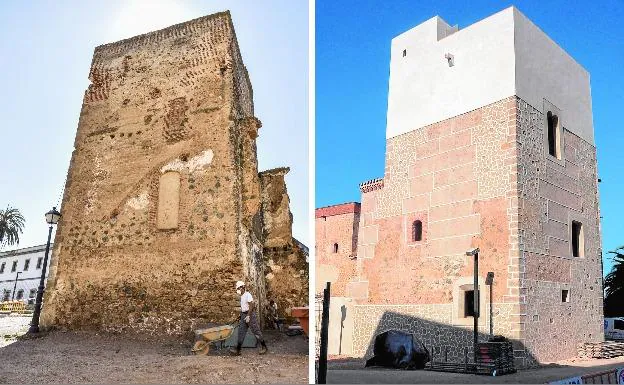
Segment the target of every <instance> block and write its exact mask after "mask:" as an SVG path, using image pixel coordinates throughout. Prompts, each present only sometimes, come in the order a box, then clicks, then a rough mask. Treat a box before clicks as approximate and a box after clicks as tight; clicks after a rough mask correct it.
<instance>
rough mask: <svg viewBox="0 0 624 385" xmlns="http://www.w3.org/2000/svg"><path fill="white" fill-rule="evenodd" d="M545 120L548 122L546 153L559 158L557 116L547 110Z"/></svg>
mask: <svg viewBox="0 0 624 385" xmlns="http://www.w3.org/2000/svg"><path fill="white" fill-rule="evenodd" d="M546 120H547V122H548V154H550V155H551V156H554V157H555V158H558V159H560V158H561V154H560V145H559V141H560V139H559V118H558V117H557V115H554V114H553V113H552V112H551V111H548V113H547V114H546Z"/></svg>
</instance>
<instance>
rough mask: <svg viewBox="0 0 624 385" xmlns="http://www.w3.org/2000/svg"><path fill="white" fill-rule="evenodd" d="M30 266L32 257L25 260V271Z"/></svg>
mask: <svg viewBox="0 0 624 385" xmlns="http://www.w3.org/2000/svg"><path fill="white" fill-rule="evenodd" d="M29 267H30V259H27V260H25V261H24V271H26V270H28V268H29Z"/></svg>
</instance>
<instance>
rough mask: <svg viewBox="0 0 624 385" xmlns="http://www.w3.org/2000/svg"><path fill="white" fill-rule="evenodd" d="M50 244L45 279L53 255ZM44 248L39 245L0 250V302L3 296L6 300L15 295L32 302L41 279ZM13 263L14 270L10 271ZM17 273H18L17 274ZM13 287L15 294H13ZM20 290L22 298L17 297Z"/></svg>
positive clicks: (24, 300)
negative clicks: (14, 265)
mask: <svg viewBox="0 0 624 385" xmlns="http://www.w3.org/2000/svg"><path fill="white" fill-rule="evenodd" d="M52 246H53V244H51V245H50V254H49V256H48V268H47V270H46V280H47V277H48V276H49V274H50V261H51V260H52V257H53V255H52ZM45 250H46V245H39V246H32V247H25V248H21V249H15V250H9V251H3V252H0V302H2V301H3V300H4V299H5V297H7V298H8V300H11V298H12V297H15V299H16V300H18V299H19V300H21V301H23V302H28V303H33V302H34V298H35V297H36V292H37V289H38V288H39V281H40V279H41V270H42V269H43V260H44V259H45ZM26 261H28V262H26ZM14 263H17V264H16V268H15V271H12V268H13V264H14ZM25 268H26V269H25ZM17 273H20V274H19V275H18V274H17ZM14 288H15V296H14V295H13V294H14V290H13V289H14ZM20 291H21V292H22V295H23V297H22V298H19V293H20ZM33 293H34V295H33Z"/></svg>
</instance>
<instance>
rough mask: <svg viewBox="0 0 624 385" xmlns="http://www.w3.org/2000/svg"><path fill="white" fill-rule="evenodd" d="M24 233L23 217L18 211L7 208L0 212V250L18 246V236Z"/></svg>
mask: <svg viewBox="0 0 624 385" xmlns="http://www.w3.org/2000/svg"><path fill="white" fill-rule="evenodd" d="M23 232H24V217H23V216H22V214H21V213H20V212H19V210H18V209H15V208H11V207H8V206H7V208H6V210H4V211H2V210H0V249H2V248H3V247H4V246H7V245H8V246H11V245H19V235H20V234H21V233H23Z"/></svg>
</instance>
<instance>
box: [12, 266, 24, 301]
mask: <svg viewBox="0 0 624 385" xmlns="http://www.w3.org/2000/svg"><path fill="white" fill-rule="evenodd" d="M20 274H22V272H21V271H18V272H17V274H15V283H14V284H13V295H11V301H13V300H14V299H15V289H17V279H18V278H19V275H20Z"/></svg>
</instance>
